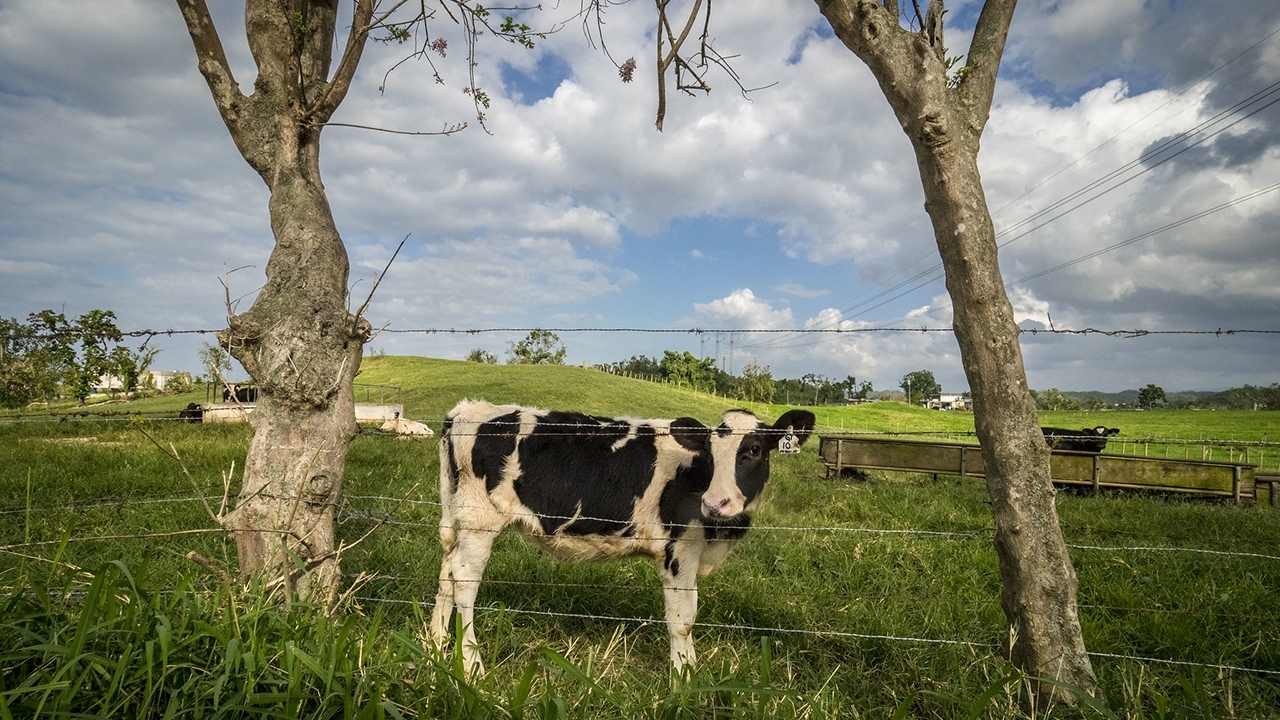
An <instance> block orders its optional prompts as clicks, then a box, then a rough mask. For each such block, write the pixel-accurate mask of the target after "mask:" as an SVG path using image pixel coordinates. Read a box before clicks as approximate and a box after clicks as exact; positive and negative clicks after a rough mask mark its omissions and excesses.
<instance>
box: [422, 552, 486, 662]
mask: <svg viewBox="0 0 1280 720" xmlns="http://www.w3.org/2000/svg"><path fill="white" fill-rule="evenodd" d="M498 532H499V530H488V529H472V528H466V527H464V528H461V529H460V530H459V531H458V534H457V541H456V542H455V543H454V546H453V548H452V549H450V550H449V551H448V552H447V553H446V554H445V559H444V562H442V563H441V567H440V592H439V594H438V595H437V596H436V608H435V612H434V613H433V614H432V617H431V635H432V638H434V639H435V641H436V643H437V644H438V645H443V643H444V636H445V631H446V630H447V628H448V627H449V620H450V619H451V618H450V616H451V614H452V613H453V610H454V608H455V607H456V608H457V611H458V615H459V616H460V617H459V620H458V621H459V622H460V623H461V627H462V662H463V667H464V669H465V670H466V671H467V673H468V674H474V675H480V674H483V673H484V665H483V663H481V661H480V650H479V646H478V645H477V643H476V631H475V605H476V594H477V593H478V592H479V590H480V580H481V578H483V577H484V568H485V566H486V565H487V564H488V563H489V554H490V552H491V551H492V550H493V541H494V539H495V538H496V537H497V535H498Z"/></svg>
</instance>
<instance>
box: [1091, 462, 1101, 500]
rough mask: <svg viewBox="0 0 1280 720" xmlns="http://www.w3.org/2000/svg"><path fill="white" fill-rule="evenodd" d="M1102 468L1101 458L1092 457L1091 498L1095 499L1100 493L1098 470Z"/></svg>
mask: <svg viewBox="0 0 1280 720" xmlns="http://www.w3.org/2000/svg"><path fill="white" fill-rule="evenodd" d="M1101 467H1102V456H1101V455H1094V456H1093V496H1094V497H1097V496H1098V495H1099V493H1100V492H1101V483H1099V481H1098V474H1099V473H1098V470H1099V469H1100V468H1101Z"/></svg>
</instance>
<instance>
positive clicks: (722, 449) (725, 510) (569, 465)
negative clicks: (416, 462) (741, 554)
mask: <svg viewBox="0 0 1280 720" xmlns="http://www.w3.org/2000/svg"><path fill="white" fill-rule="evenodd" d="M813 425H814V416H813V413H811V412H808V411H807V410H791V411H790V412H787V413H786V414H784V415H783V416H782V417H781V418H779V419H778V421H777V422H776V423H774V424H773V425H766V424H764V423H761V422H760V420H758V419H757V418H756V416H755V415H753V414H751V413H750V412H747V411H745V410H730V411H728V412H726V413H725V414H724V416H723V418H722V419H721V423H720V425H719V427H716V428H709V427H707V426H705V425H703V424H702V423H700V422H698V421H697V420H694V419H693V418H687V417H686V418H676V419H675V420H633V419H628V418H620V419H613V418H604V417H593V416H590V415H583V414H580V413H572V412H556V411H549V410H538V409H534V408H526V407H519V406H516V405H501V406H495V405H492V404H490V403H487V402H483V401H463V402H462V403H459V404H458V406H457V407H455V408H454V409H453V410H451V411H449V414H448V416H447V418H446V420H445V424H444V431H443V432H442V433H441V436H440V497H441V502H442V511H441V517H440V542H441V544H442V545H443V546H444V558H443V561H442V562H441V566H440V591H439V594H438V595H437V596H436V605H435V610H434V612H433V613H432V618H431V628H430V631H431V637H432V639H433V640H434V641H435V642H436V644H437V645H441V644H443V642H444V640H445V638H446V637H447V636H448V633H447V629H448V625H449V620H450V619H451V618H452V616H453V611H454V607H455V606H456V607H457V609H458V611H459V613H460V614H461V619H460V622H461V623H462V628H463V629H462V632H463V637H462V656H463V659H464V662H465V664H466V667H467V670H468V671H469V672H481V671H482V668H481V666H480V653H479V651H478V649H477V647H476V638H475V632H474V626H473V624H472V619H473V609H474V606H475V599H476V591H477V590H478V589H479V584H480V579H481V577H482V576H483V574H484V568H485V565H486V564H487V563H488V561H489V552H490V549H491V548H492V547H493V542H494V539H495V538H496V537H497V536H498V533H500V532H502V530H503V528H506V527H508V526H510V525H515V526H516V527H518V528H519V529H520V530H521V531H523V533H524V534H525V535H526V536H527V537H529V538H530V539H531V540H533V541H534V542H535V543H537V544H538V545H540V546H541V547H542V548H543V549H545V550H547V551H549V552H551V553H552V554H554V555H556V556H558V557H560V558H562V559H568V560H605V559H610V558H619V557H625V556H628V555H647V556H650V557H652V558H654V560H655V561H656V562H657V565H658V574H659V575H660V576H661V578H662V585H663V589H664V590H665V597H666V617H667V630H668V632H669V634H670V636H671V662H672V663H673V664H674V665H675V666H676V668H677V669H679V668H681V667H683V666H684V665H686V664H690V663H693V661H694V651H693V638H692V631H693V622H694V619H695V617H696V616H697V612H698V576H699V575H706V574H707V573H709V572H711V571H712V570H714V569H715V568H716V567H717V566H718V565H720V563H722V562H724V560H725V558H726V557H727V556H728V555H729V551H730V550H731V549H732V548H733V545H734V544H735V543H736V542H737V541H738V540H740V539H741V538H742V537H743V536H744V535H745V534H746V532H747V528H748V527H749V526H750V525H751V515H752V513H753V512H755V510H756V507H757V506H758V504H759V500H760V493H761V491H762V490H763V489H764V485H765V482H766V481H767V480H768V479H769V453H770V451H772V450H775V449H780V448H781V449H783V450H785V451H795V450H796V449H797V448H798V447H799V445H800V444H802V443H803V442H804V441H805V440H806V439H808V437H809V434H810V432H811V431H812V430H813Z"/></svg>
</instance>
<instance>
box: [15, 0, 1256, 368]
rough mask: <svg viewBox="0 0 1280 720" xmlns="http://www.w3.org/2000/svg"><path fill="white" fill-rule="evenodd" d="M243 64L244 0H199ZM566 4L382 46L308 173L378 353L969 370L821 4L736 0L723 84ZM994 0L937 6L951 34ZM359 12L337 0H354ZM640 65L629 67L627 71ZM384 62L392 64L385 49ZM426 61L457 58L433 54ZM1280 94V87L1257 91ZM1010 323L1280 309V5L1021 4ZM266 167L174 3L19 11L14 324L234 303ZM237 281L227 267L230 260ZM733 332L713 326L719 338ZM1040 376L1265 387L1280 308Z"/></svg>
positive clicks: (1203, 322)
mask: <svg viewBox="0 0 1280 720" xmlns="http://www.w3.org/2000/svg"><path fill="white" fill-rule="evenodd" d="M209 4H210V7H211V9H212V11H213V13H214V16H215V22H216V24H217V26H218V30H219V33H220V35H221V38H222V41H223V44H224V46H225V48H226V50H227V54H228V56H229V58H230V61H231V64H232V68H233V71H234V72H235V76H236V79H237V81H238V82H239V83H240V85H241V88H242V89H243V90H244V92H246V93H248V92H251V91H252V83H253V79H254V66H253V62H252V58H251V57H250V55H249V52H248V47H247V43H246V41H245V37H244V29H243V28H244V25H243V4H242V3H240V4H238V3H234V2H224V1H222V0H209ZM577 8H578V4H577V3H572V2H569V1H566V2H563V3H560V4H558V5H555V4H547V5H546V6H545V8H544V10H543V11H541V12H540V13H527V14H524V15H522V17H521V19H522V20H523V21H525V22H528V23H529V24H530V25H533V26H535V27H537V28H555V27H559V28H560V29H559V31H558V32H554V33H552V34H550V35H548V36H547V38H546V39H545V40H540V41H538V42H537V44H536V47H535V48H534V49H533V50H528V49H525V48H522V47H519V46H513V45H509V44H505V43H502V42H500V41H498V40H497V39H495V38H494V37H492V36H484V37H481V38H480V39H479V43H478V46H477V63H478V64H477V66H476V68H475V73H476V83H477V85H478V86H480V87H481V88H483V89H484V90H485V92H486V93H487V94H488V96H489V97H490V98H491V100H492V102H491V107H490V108H489V110H488V112H487V115H486V122H485V123H484V127H481V125H479V124H478V123H477V122H476V121H475V111H474V108H473V106H472V102H471V99H470V98H469V97H468V96H467V95H465V94H464V93H463V92H462V90H463V89H464V88H465V87H466V80H467V77H466V73H467V68H466V64H465V60H466V57H465V53H464V52H463V51H462V48H463V47H464V43H463V37H462V35H461V34H460V32H459V28H458V27H457V26H456V25H454V23H452V22H451V21H450V20H449V18H448V16H447V15H445V14H444V13H437V17H436V18H434V19H433V20H432V21H431V25H430V29H431V33H432V35H433V37H443V38H445V39H446V40H448V41H449V48H448V50H447V51H446V56H445V57H443V58H441V57H438V56H432V57H433V62H432V63H427V62H425V61H422V60H410V61H409V62H406V63H403V64H399V65H398V63H399V62H400V60H402V59H403V58H404V57H405V56H406V55H407V54H408V53H410V52H411V51H412V47H411V46H410V45H401V44H395V43H388V44H382V43H370V44H369V46H368V48H367V50H366V52H365V55H364V58H363V60H362V63H361V66H360V71H359V72H358V74H357V76H356V78H355V82H354V84H353V87H352V90H351V92H350V93H349V95H348V96H347V98H346V100H345V101H344V103H343V104H342V106H341V108H340V109H339V110H338V112H337V114H336V116H335V117H334V119H333V120H334V122H340V123H350V124H358V125H366V126H373V127H380V128H387V129H393V130H400V131H415V132H427V131H439V130H441V129H442V128H444V127H446V126H450V125H454V124H457V123H463V122H466V123H468V127H467V128H466V129H465V130H464V131H462V132H459V133H456V134H453V135H450V136H447V137H445V136H408V135H398V134H389V133H383V132H374V131H370V130H363V129H356V128H349V127H329V128H326V129H325V131H324V134H323V140H322V155H321V158H322V159H321V170H322V175H323V178H324V182H325V187H326V189H327V192H328V195H329V199H330V202H331V204H332V206H333V212H334V215H335V219H336V221H337V224H338V227H339V229H340V231H341V232H342V235H343V238H344V240H345V242H346V244H347V247H348V252H349V254H350V257H351V262H352V271H351V295H352V298H354V301H353V305H358V304H359V303H360V302H361V301H363V298H364V297H365V296H366V295H367V294H368V292H369V289H370V287H371V286H372V283H373V280H374V279H375V278H376V277H377V275H378V273H379V272H381V271H382V269H383V267H384V266H385V265H386V263H387V261H388V259H389V258H390V257H391V254H392V253H393V252H394V251H395V248H396V246H397V245H398V244H399V243H400V241H401V240H402V239H403V238H405V237H406V236H408V241H407V242H406V244H405V247H404V250H403V251H402V252H401V254H400V256H399V258H398V259H397V260H396V261H395V263H393V264H392V265H391V267H390V269H389V272H388V273H387V275H386V277H385V279H384V280H383V281H382V283H381V284H380V285H379V287H378V289H377V293H376V294H375V296H374V298H373V301H372V303H371V305H370V309H369V310H368V312H367V315H368V317H369V318H370V320H371V321H372V322H373V324H374V325H375V326H376V327H381V326H384V325H385V326H386V327H387V330H386V331H384V332H382V333H381V334H379V335H378V336H377V337H375V338H374V339H373V340H372V341H371V343H370V344H369V345H368V346H367V348H366V351H367V352H385V353H387V354H395V355H425V356H430V357H441V358H452V359H462V358H464V357H465V356H466V355H467V353H468V352H469V351H470V350H472V349H474V348H483V349H485V350H488V351H490V352H492V353H494V354H496V355H498V356H499V357H503V356H505V355H506V350H507V347H508V343H510V342H512V341H515V340H518V339H520V338H521V337H523V335H524V334H525V333H524V332H519V331H516V332H493V333H482V334H449V333H436V334H426V333H415V332H393V331H404V330H421V329H430V328H434V329H489V328H533V327H543V328H566V329H572V328H645V329H652V330H688V329H691V328H700V329H703V330H706V331H707V332H704V333H701V334H698V333H689V332H675V333H639V332H598V331H597V332H561V333H560V337H561V339H562V340H563V341H564V344H565V345H566V347H567V348H568V355H567V362H569V363H571V364H580V363H584V362H586V363H608V362H615V361H621V360H626V359H627V358H629V357H631V356H633V355H647V356H649V357H660V356H661V355H662V353H663V351H664V350H677V351H685V350H688V351H690V352H692V353H694V354H695V355H700V356H704V357H715V358H716V359H717V362H718V363H719V364H720V365H721V366H722V367H724V369H726V370H728V371H731V372H741V369H742V367H743V366H744V365H745V364H747V363H749V362H755V363H758V364H760V365H765V366H768V367H769V368H770V370H771V372H772V373H773V375H774V377H799V376H801V375H804V374H808V373H816V374H822V375H827V376H830V377H833V378H844V377H845V376H848V375H853V376H855V377H856V378H857V379H858V380H860V381H863V380H868V381H871V382H873V383H874V386H875V388H876V389H878V390H888V389H894V388H897V387H898V384H899V382H900V381H901V379H902V377H903V376H904V375H906V374H907V373H909V372H912V371H915V370H922V369H923V370H929V371H931V372H933V373H934V375H935V377H936V378H937V379H938V381H939V382H940V383H941V384H942V387H943V389H944V391H945V392H958V391H962V390H965V389H967V387H968V383H967V381H966V380H965V377H964V372H963V368H962V366H961V362H960V356H959V350H958V347H957V345H956V342H955V339H954V337H953V336H952V335H951V334H949V333H947V332H928V333H922V332H896V331H888V332H882V331H877V332H865V333H842V334H836V333H825V334H817V333H810V334H799V333H779V332H773V333H760V332H749V331H750V330H773V331H778V330H802V329H810V330H813V329H843V330H866V329H880V328H904V327H905V328H926V327H927V328H947V327H949V326H950V322H951V312H950V304H949V298H948V296H947V293H946V289H945V287H944V285H943V281H942V276H941V270H940V259H939V256H938V252H937V247H936V245H935V242H934V239H933V237H932V231H931V226H930V223H929V219H928V217H927V215H926V214H925V212H924V207H923V202H924V201H923V193H922V190H921V186H920V179H919V175H918V173H917V168H916V165H915V162H914V156H913V154H912V151H911V148H910V145H909V143H908V141H907V139H906V137H905V135H904V134H903V133H902V131H901V129H900V128H899V127H898V125H897V123H896V121H895V120H894V118H893V116H892V113H891V112H890V110H889V107H888V104H887V102H886V101H885V100H884V97H883V96H882V95H881V93H880V90H879V88H878V86H877V85H876V83H875V80H874V78H873V77H872V76H871V74H870V72H869V71H868V70H867V69H866V67H865V66H863V65H862V64H861V63H860V61H858V59H857V58H856V57H855V56H854V55H853V54H852V53H851V52H849V51H848V49H846V48H845V47H844V46H843V45H842V44H841V43H840V42H839V41H838V40H836V39H835V38H834V37H833V36H832V34H831V32H830V30H829V28H828V27H827V26H826V25H825V20H824V19H823V18H822V17H821V15H819V13H818V12H817V9H816V6H815V5H814V4H813V3H811V2H807V1H804V0H735V2H732V3H723V4H717V5H716V6H715V10H716V14H715V16H714V18H713V25H712V35H713V37H714V40H715V47H716V49H717V50H718V51H719V52H720V53H721V54H723V55H726V56H735V57H734V58H733V60H732V65H733V69H734V71H735V72H736V73H737V74H738V76H739V77H740V78H741V82H742V84H743V86H745V87H748V88H762V89H758V90H754V91H752V92H750V93H743V92H741V91H740V89H739V87H738V86H737V85H736V84H735V82H734V81H733V79H732V78H731V77H729V76H728V75H727V74H725V73H723V72H715V71H713V72H712V73H710V74H709V76H708V78H709V80H710V82H711V84H712V91H711V92H710V93H709V94H708V95H706V96H701V95H699V96H696V97H691V96H687V95H684V94H680V93H675V92H673V93H672V94H671V96H670V97H669V99H668V110H667V117H666V122H665V128H664V131H663V132H658V131H657V130H656V129H655V128H654V125H653V123H654V114H655V109H656V95H655V89H654V87H655V68H654V66H653V56H654V29H653V24H654V17H653V8H652V5H651V4H647V3H643V2H630V3H625V4H621V5H615V6H610V7H609V8H608V11H607V14H606V15H605V25H604V27H605V36H604V46H603V47H606V48H607V50H608V52H607V54H606V53H605V52H604V51H603V50H602V46H601V42H600V39H599V38H594V39H589V38H587V37H586V36H585V35H584V33H583V31H582V26H581V24H580V23H579V22H578V21H577V20H575V19H574V17H573V13H574V12H576V10H577ZM979 8H980V4H979V3H978V2H977V1H976V0H968V1H957V2H952V3H950V4H949V7H948V10H949V12H948V14H947V16H946V17H947V20H948V23H949V24H948V27H947V34H946V38H947V45H948V48H949V54H954V55H961V54H963V52H964V50H965V48H966V47H967V42H968V34H969V32H971V30H972V25H973V23H974V21H975V18H976V16H977V12H978V10H979ZM341 12H342V13H343V14H344V15H345V16H347V17H349V12H350V10H349V3H348V2H346V0H344V2H343V4H342V10H341ZM630 57H634V58H636V60H637V62H638V67H637V69H636V71H635V76H634V81H633V82H630V83H623V82H622V81H621V80H620V78H619V74H618V69H617V64H620V63H622V62H623V61H624V60H625V59H627V58H630ZM393 67H394V69H393ZM434 72H438V73H439V75H440V79H441V80H442V81H443V82H437V81H436V79H435V77H434V76H433V73H434ZM1272 103H1276V104H1274V105H1273V104H1272ZM978 162H979V166H980V169H981V172H982V176H983V182H984V187H985V191H986V195H987V200H988V203H989V206H990V208H991V211H992V215H993V218H994V220H995V223H996V228H997V232H998V233H999V234H998V241H999V242H1000V243H1001V244H1002V248H1001V251H1000V264H1001V269H1002V272H1003V275H1004V278H1005V280H1006V282H1008V283H1009V286H1008V292H1009V296H1010V300H1011V301H1012V303H1013V307H1014V311H1015V315H1016V318H1017V320H1018V321H1019V323H1020V325H1022V327H1024V328H1025V329H1043V328H1049V327H1052V328H1055V329H1077V330H1078V329H1085V328H1093V329H1097V330H1105V331H1114V330H1147V331H1207V330H1208V331H1214V330H1218V329H1222V330H1232V329H1234V330H1280V322H1278V319H1280V185H1278V184H1280V3H1276V2H1275V1H1274V0H1232V1H1231V2H1226V3H1203V2H1186V1H1185V0H1145V1H1144V0H1057V1H1054V2H1048V1H1036V0H1023V2H1021V3H1020V4H1019V7H1018V10H1017V12H1016V14H1015V16H1014V20H1013V26H1012V29H1011V31H1010V35H1009V42H1008V47H1007V49H1006V52H1005V56H1004V62H1003V64H1002V67H1001V74H1000V79H999V82H998V85H997V91H996V97H995V103H994V105H993V107H992V111H991V118H990V121H989V123H988V125H987V128H986V132H985V134H984V136H983V143H982V150H981V152H980V154H979V157H978ZM267 199H268V193H267V188H266V187H265V185H264V184H263V183H262V181H261V179H260V178H258V176H257V175H256V174H255V173H254V172H253V171H252V170H250V168H249V167H248V166H247V165H246V164H245V163H244V161H243V160H242V159H241V157H240V156H239V154H238V153H237V151H236V149H235V146H234V145H233V144H232V142H231V139H230V136H229V134H228V133H227V131H226V129H225V127H224V126H223V125H222V122H221V120H220V119H219V117H218V115H217V111H216V109H215V107H214V105H213V101H212V99H211V97H210V94H209V90H208V88H207V86H206V85H205V83H204V81H203V79H202V78H201V76H200V75H199V73H198V71H197V69H196V62H195V57H194V53H193V50H192V45H191V41H190V39H189V37H188V36H187V33H186V29H185V26H184V24H183V22H182V19H181V16H180V15H179V12H178V9H177V4H176V3H173V2H170V1H169V0H111V1H109V2H108V1H107V0H3V2H0V316H4V317H12V318H18V319H25V317H26V316H27V314H28V313H31V312H36V311H39V310H42V309H46V308H52V309H55V310H58V311H62V312H66V313H67V314H68V315H69V316H75V315H79V314H81V313H84V312H87V311H88V310H91V309H95V308H100V309H106V310H112V311H114V312H115V313H116V315H117V317H118V318H119V325H120V327H121V329H123V330H141V329H156V330H164V329H177V330H191V329H216V328H221V327H224V326H225V323H226V312H227V304H226V298H227V296H228V293H227V291H226V290H224V287H223V282H224V281H225V282H226V283H227V285H229V288H230V297H231V298H232V299H233V301H235V302H236V303H237V304H236V305H235V307H237V308H239V309H240V310H244V309H247V308H248V307H249V305H250V304H251V303H252V300H253V296H254V293H255V291H256V289H257V288H258V287H259V286H261V284H262V282H263V269H264V268H265V266H266V261H267V258H268V256H269V253H270V251H271V247H272V237H271V233H270V226H269V222H268V216H267ZM231 270H234V272H228V273H226V274H224V272H225V271H231ZM713 331H721V332H718V333H717V332H713ZM206 341H211V340H210V338H209V337H208V336H196V335H183V336H174V337H161V338H158V339H156V340H154V341H153V342H154V344H156V345H158V346H159V347H160V348H161V350H162V351H161V353H160V354H159V355H158V356H157V358H156V360H155V362H154V364H153V368H155V369H164V370H188V371H192V372H199V371H200V364H199V361H198V358H197V350H198V349H199V348H200V347H201V343H202V342H206ZM1022 346H1023V353H1024V358H1025V362H1026V369H1027V376H1028V381H1029V383H1030V385H1031V387H1032V388H1036V389H1048V388H1052V387H1056V388H1061V389H1063V390H1078V391H1083V390H1101V391H1119V390H1124V389H1130V388H1138V387H1143V386H1145V385H1146V384H1148V383H1154V384H1157V385H1160V386H1161V387H1163V388H1165V389H1166V391H1177V390H1219V389H1225V388H1228V387H1233V386H1239V385H1243V384H1246V383H1248V384H1253V385H1269V384H1271V383H1275V382H1280V334H1274V333H1272V334H1267V333H1237V334H1229V335H1228V334H1224V335H1221V336H1218V335H1194V334H1151V335H1145V336H1140V337H1133V336H1106V335H1099V334H1094V335H1065V334H1034V335H1033V334H1029V333H1024V334H1023V336H1022Z"/></svg>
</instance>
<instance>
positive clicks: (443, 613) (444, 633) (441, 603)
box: [431, 542, 458, 648]
mask: <svg viewBox="0 0 1280 720" xmlns="http://www.w3.org/2000/svg"><path fill="white" fill-rule="evenodd" d="M457 551H458V544H457V543H456V542H454V543H452V544H450V545H447V546H445V549H444V557H443V558H441V560H440V589H439V590H438V591H436V606H435V609H434V610H432V612H431V642H433V643H435V646H436V647H437V648H443V647H444V643H445V640H446V639H447V637H448V635H449V621H450V620H452V619H453V596H454V593H455V592H457V590H456V586H455V583H454V582H453V556H454V554H455V553H456V552H457Z"/></svg>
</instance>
